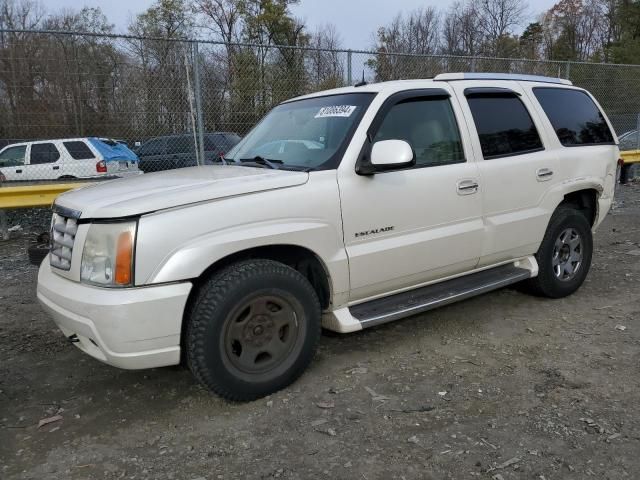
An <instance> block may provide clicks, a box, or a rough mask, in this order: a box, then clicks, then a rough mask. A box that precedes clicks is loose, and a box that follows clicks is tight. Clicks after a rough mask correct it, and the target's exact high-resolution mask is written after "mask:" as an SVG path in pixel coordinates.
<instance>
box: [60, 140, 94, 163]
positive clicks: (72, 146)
mask: <svg viewBox="0 0 640 480" xmlns="http://www.w3.org/2000/svg"><path fill="white" fill-rule="evenodd" d="M62 144H63V145H64V148H66V149H67V151H68V152H69V155H71V158H73V159H74V160H90V159H92V158H95V155H94V154H93V152H92V151H91V149H90V148H89V147H88V146H87V144H86V143H84V142H80V141H77V142H63V143H62Z"/></svg>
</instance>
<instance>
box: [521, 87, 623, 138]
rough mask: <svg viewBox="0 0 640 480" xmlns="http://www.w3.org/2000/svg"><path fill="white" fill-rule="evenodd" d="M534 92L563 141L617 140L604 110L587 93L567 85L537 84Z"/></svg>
mask: <svg viewBox="0 0 640 480" xmlns="http://www.w3.org/2000/svg"><path fill="white" fill-rule="evenodd" d="M533 93H534V94H535V96H536V98H537V99H538V101H539V102H540V105H542V109H543V110H544V111H545V113H546V114H547V117H549V120H550V121H551V125H553V128H554V130H555V131H556V135H558V139H559V140H560V143H562V145H564V146H573V145H594V144H598V143H613V135H612V134H611V130H609V126H608V125H607V122H606V121H605V119H604V116H603V115H602V112H600V110H598V107H597V106H596V104H595V103H593V100H591V98H590V97H589V95H587V94H586V93H584V92H581V91H580V90H569V89H564V88H534V89H533Z"/></svg>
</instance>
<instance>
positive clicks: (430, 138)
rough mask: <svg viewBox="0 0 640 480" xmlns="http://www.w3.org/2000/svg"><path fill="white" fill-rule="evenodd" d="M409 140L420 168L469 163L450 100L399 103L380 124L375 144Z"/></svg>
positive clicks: (434, 99)
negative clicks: (385, 141) (382, 141)
mask: <svg viewBox="0 0 640 480" xmlns="http://www.w3.org/2000/svg"><path fill="white" fill-rule="evenodd" d="M380 140H405V141H406V142H408V143H409V145H411V147H412V148H413V151H414V152H415V154H416V167H435V166H438V165H448V164H451V163H462V162H464V161H465V158H464V150H463V148H462V141H461V139H460V131H459V130H458V124H457V123H456V119H455V116H454V113H453V109H452V107H451V103H450V101H449V99H448V98H429V97H426V98H416V99H410V100H408V101H403V102H400V103H397V104H396V105H394V106H393V107H391V109H390V110H389V112H388V113H387V115H386V116H385V118H384V120H383V121H382V123H381V124H380V128H379V129H378V131H377V133H376V135H375V137H374V139H373V141H374V143H375V142H378V141H380Z"/></svg>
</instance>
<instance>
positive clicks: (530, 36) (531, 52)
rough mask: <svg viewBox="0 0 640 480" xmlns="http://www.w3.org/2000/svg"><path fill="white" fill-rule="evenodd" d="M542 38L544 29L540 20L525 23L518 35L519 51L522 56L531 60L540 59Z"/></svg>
mask: <svg viewBox="0 0 640 480" xmlns="http://www.w3.org/2000/svg"><path fill="white" fill-rule="evenodd" d="M543 40H544V30H543V28H542V25H541V24H540V22H533V23H530V24H529V25H527V28H525V30H524V32H522V35H520V53H521V55H522V56H523V57H524V58H529V59H531V60H538V59H540V57H541V55H542V54H543V52H542V42H543Z"/></svg>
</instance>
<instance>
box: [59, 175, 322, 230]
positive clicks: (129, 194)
mask: <svg viewBox="0 0 640 480" xmlns="http://www.w3.org/2000/svg"><path fill="white" fill-rule="evenodd" d="M308 178H309V174H308V173H306V172H291V171H286V170H265V169H262V168H252V167H236V166H226V165H210V166H202V167H190V168H181V169H178V170H169V171H164V172H157V173H148V174H144V175H138V176H135V177H130V178H121V179H117V180H111V181H107V182H102V183H96V184H93V185H89V186H86V187H82V188H79V189H77V190H72V191H70V192H67V193H64V194H62V195H60V196H59V197H58V198H57V199H56V201H55V203H56V205H59V206H61V207H66V208H71V209H73V210H76V211H79V212H82V215H81V217H80V218H118V217H128V216H133V215H140V214H143V213H149V212H153V211H157V210H163V209H167V208H173V207H178V206H181V205H188V204H191V203H199V202H206V201H210V200H215V199H219V198H224V197H231V196H236V195H245V194H249V193H256V192H263V191H266V190H274V189H277V188H286V187H293V186H296V185H302V184H304V183H306V182H307V180H308Z"/></svg>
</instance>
